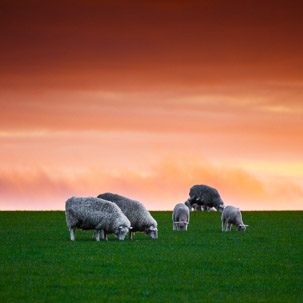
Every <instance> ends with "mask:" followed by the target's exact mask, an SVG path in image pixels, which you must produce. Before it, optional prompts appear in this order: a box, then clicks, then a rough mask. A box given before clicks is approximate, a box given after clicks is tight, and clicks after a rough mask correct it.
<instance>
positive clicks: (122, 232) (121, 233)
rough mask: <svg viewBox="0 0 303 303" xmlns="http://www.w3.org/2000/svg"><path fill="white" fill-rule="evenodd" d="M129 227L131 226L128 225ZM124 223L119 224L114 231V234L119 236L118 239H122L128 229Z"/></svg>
mask: <svg viewBox="0 0 303 303" xmlns="http://www.w3.org/2000/svg"><path fill="white" fill-rule="evenodd" d="M130 228H131V227H130ZM130 228H128V227H127V226H125V225H120V226H119V228H118V229H117V231H116V232H115V234H116V236H117V237H118V238H119V240H120V241H123V240H124V238H125V236H126V234H127V233H128V230H129V229H130Z"/></svg>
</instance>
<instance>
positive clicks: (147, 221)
mask: <svg viewBox="0 0 303 303" xmlns="http://www.w3.org/2000/svg"><path fill="white" fill-rule="evenodd" d="M98 198H101V199H104V200H107V201H111V202H113V203H116V204H117V205H118V206H119V207H120V208H121V210H122V212H123V213H124V214H125V216H126V217H127V218H128V219H129V221H130V222H131V226H132V230H130V232H129V238H130V239H132V233H135V232H145V233H146V234H147V235H148V236H149V237H150V238H152V239H157V238H158V228H157V225H158V224H157V222H156V220H155V219H154V218H153V217H152V216H151V214H150V213H149V212H148V210H147V209H146V208H145V206H144V205H143V204H142V203H141V202H139V201H135V200H131V199H128V198H126V197H123V196H120V195H117V194H112V193H103V194H100V195H99V196H98Z"/></svg>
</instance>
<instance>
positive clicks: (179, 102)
mask: <svg viewBox="0 0 303 303" xmlns="http://www.w3.org/2000/svg"><path fill="white" fill-rule="evenodd" d="M299 7H300V2H299V1H298V2H297V4H296V3H295V1H291V3H290V2H288V1H280V2H277V1H266V3H264V2H263V1H245V3H243V1H231V2H230V1H76V2H70V1H49V3H45V2H44V1H41V2H37V1H26V3H25V2H24V3H23V2H19V1H14V0H13V1H4V2H3V4H1V9H0V25H1V26H0V35H1V41H2V43H1V48H0V106H1V111H0V121H1V123H0V158H1V166H0V210H62V209H64V203H65V201H66V199H68V198H69V197H71V196H77V195H78V196H97V195H98V194H100V193H102V192H107V191H110V192H114V193H119V194H121V195H125V196H127V197H129V198H133V199H137V200H140V201H142V202H143V203H144V204H145V205H146V206H147V208H148V209H150V210H172V209H173V207H174V205H175V204H176V203H179V202H184V201H185V200H186V199H187V198H188V193H189V189H190V187H191V186H193V185H195V184H207V185H210V186H212V187H215V188H217V189H218V191H219V193H220V194H221V197H222V199H223V201H224V202H225V204H226V205H234V206H237V207H239V208H240V209H243V210H292V209H293V210H299V209H300V210H302V209H303V187H302V186H303V139H302V138H303V110H302V109H303V108H302V107H303V72H302V71H303V68H302V66H303V56H302V54H303V40H302V28H303V19H302V15H301V10H300V9H299Z"/></svg>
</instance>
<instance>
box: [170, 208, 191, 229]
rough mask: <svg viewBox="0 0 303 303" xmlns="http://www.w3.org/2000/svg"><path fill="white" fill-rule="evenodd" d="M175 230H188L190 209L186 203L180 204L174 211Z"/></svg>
mask: <svg viewBox="0 0 303 303" xmlns="http://www.w3.org/2000/svg"><path fill="white" fill-rule="evenodd" d="M172 219H173V230H187V226H188V224H189V209H188V207H187V206H186V205H185V204H184V203H178V204H177V205H176V206H175V208H174V211H173V216H172Z"/></svg>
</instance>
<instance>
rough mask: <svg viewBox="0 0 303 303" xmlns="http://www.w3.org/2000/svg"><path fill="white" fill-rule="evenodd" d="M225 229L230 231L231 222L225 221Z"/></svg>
mask: <svg viewBox="0 0 303 303" xmlns="http://www.w3.org/2000/svg"><path fill="white" fill-rule="evenodd" d="M226 231H231V223H229V222H227V227H226Z"/></svg>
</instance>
